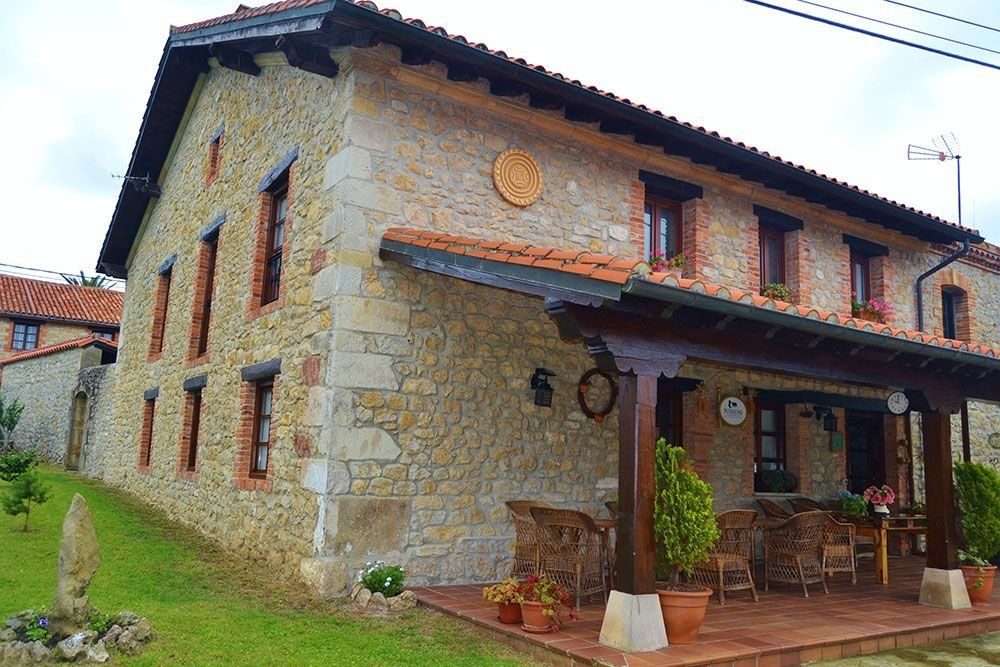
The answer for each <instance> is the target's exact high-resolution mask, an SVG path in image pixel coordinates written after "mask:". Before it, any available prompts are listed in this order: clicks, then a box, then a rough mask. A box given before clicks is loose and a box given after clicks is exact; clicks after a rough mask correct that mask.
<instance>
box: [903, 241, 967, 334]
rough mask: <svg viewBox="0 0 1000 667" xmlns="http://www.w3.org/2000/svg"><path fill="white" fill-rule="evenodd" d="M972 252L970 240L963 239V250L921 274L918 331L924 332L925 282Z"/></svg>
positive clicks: (918, 295)
mask: <svg viewBox="0 0 1000 667" xmlns="http://www.w3.org/2000/svg"><path fill="white" fill-rule="evenodd" d="M970 250H972V245H971V244H970V243H969V239H962V247H961V249H959V250H958V252H956V253H954V254H952V255H948V256H947V257H945V258H944V260H943V261H942V262H941V263H940V264H938V265H937V266H934V267H931V269H930V270H929V271H925V272H924V273H922V274H920V277H919V278H917V284H916V287H915V289H916V292H917V331H923V330H924V292H923V284H924V280H926V279H927V278H930V277H931V276H932V275H934V274H935V273H937V272H938V271H940V270H941V269H943V268H944V267H946V266H948V265H949V264H951V263H952V262H954V261H956V260H959V259H962V258H963V257H965V256H966V255H968V254H969V251H970Z"/></svg>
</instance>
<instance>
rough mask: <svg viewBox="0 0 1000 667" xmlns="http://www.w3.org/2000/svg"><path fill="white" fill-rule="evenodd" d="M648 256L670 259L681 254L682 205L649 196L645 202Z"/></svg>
mask: <svg viewBox="0 0 1000 667" xmlns="http://www.w3.org/2000/svg"><path fill="white" fill-rule="evenodd" d="M644 206H645V211H644V217H645V225H646V254H647V255H648V256H650V257H652V256H660V257H663V258H664V259H670V258H672V257H674V256H676V255H677V254H679V253H680V252H681V205H680V204H678V203H677V202H673V201H670V200H669V199H662V198H660V197H652V196H647V197H646V201H645V205H644Z"/></svg>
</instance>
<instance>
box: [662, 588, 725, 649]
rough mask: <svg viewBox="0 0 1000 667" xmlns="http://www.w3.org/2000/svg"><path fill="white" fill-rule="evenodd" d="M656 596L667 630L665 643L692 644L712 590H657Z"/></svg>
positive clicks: (699, 627)
mask: <svg viewBox="0 0 1000 667" xmlns="http://www.w3.org/2000/svg"><path fill="white" fill-rule="evenodd" d="M656 594H657V595H658V596H659V597H660V611H661V612H663V624H664V625H665V626H666V628H667V641H668V642H669V643H671V644H691V643H693V642H694V640H695V637H697V636H698V631H699V630H701V623H702V621H704V620H705V610H706V608H707V607H708V599H709V598H710V597H712V589H711V588H706V589H705V590H703V591H696V592H691V593H689V592H687V591H666V590H661V589H657V590H656Z"/></svg>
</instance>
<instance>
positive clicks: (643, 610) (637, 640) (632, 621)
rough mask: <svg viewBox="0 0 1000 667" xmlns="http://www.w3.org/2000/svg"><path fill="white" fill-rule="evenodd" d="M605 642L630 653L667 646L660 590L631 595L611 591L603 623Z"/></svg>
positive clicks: (602, 635) (602, 629) (603, 642)
mask: <svg viewBox="0 0 1000 667" xmlns="http://www.w3.org/2000/svg"><path fill="white" fill-rule="evenodd" d="M600 641H601V643H602V644H604V645H605V646H610V647H611V648H613V649H617V650H619V651H625V652H626V653H638V652H642V651H655V650H657V649H661V648H663V647H665V646H666V645H667V628H666V626H665V625H664V624H663V613H662V612H661V611H660V599H659V597H657V595H656V593H650V594H648V595H630V594H629V593H622V592H621V591H611V595H610V596H608V606H607V608H605V610H604V623H603V624H602V625H601V639H600Z"/></svg>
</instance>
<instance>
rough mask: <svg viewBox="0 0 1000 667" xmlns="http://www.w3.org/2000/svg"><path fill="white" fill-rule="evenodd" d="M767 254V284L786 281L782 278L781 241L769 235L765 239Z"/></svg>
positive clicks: (765, 269)
mask: <svg viewBox="0 0 1000 667" xmlns="http://www.w3.org/2000/svg"><path fill="white" fill-rule="evenodd" d="M764 247H765V250H766V252H765V253H764V254H765V267H764V273H765V281H766V282H765V284H772V283H780V282H784V281H783V280H782V279H781V241H780V240H779V239H776V238H774V237H773V236H768V237H767V238H766V239H764Z"/></svg>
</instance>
